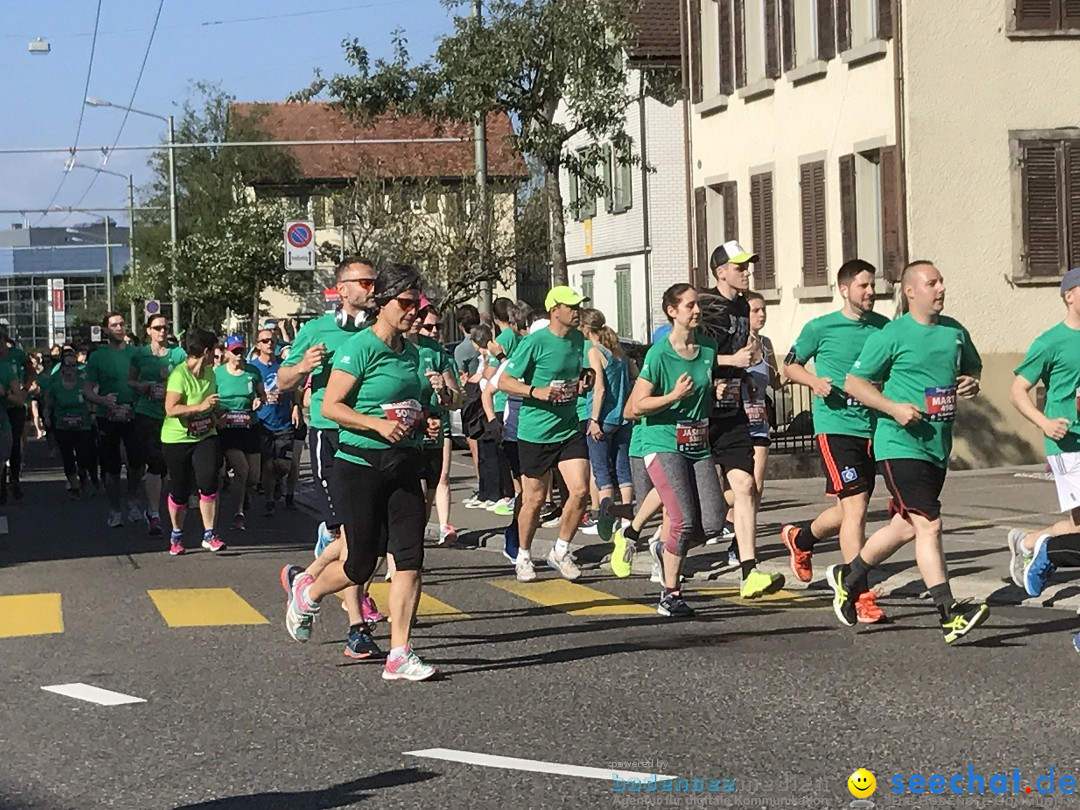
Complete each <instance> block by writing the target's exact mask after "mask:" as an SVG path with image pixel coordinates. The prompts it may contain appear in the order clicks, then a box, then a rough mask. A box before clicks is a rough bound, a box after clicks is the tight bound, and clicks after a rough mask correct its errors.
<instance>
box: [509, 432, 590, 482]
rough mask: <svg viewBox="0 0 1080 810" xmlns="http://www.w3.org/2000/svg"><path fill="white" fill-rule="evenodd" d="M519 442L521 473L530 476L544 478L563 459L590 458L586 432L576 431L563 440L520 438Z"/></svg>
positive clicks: (586, 459)
mask: <svg viewBox="0 0 1080 810" xmlns="http://www.w3.org/2000/svg"><path fill="white" fill-rule="evenodd" d="M517 444H518V462H519V463H520V465H521V474H522V475H524V476H527V477H529V478H543V477H544V476H545V475H547V474H548V473H549V472H551V471H552V470H553V469H555V468H556V467H558V466H559V463H560V462H563V461H571V460H576V459H584V460H585V461H588V460H589V445H588V444H587V443H586V442H585V434H584V433H575V434H574V435H573V436H571V437H570V438H569V439H565V440H564V441H561V442H547V443H544V444H538V443H535V442H526V441H522V440H521V439H518V443H517Z"/></svg>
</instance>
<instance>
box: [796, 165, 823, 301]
mask: <svg viewBox="0 0 1080 810" xmlns="http://www.w3.org/2000/svg"><path fill="white" fill-rule="evenodd" d="M799 178H800V179H799V193H800V199H801V203H802V239H803V284H804V285H805V286H807V287H820V286H822V285H825V284H828V270H827V267H826V264H827V256H826V241H825V163H824V162H823V161H816V162H814V163H804V164H803V165H802V166H800V167H799Z"/></svg>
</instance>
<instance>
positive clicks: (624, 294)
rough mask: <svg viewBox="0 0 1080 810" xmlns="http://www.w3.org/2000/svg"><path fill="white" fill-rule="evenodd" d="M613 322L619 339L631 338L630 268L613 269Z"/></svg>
mask: <svg viewBox="0 0 1080 810" xmlns="http://www.w3.org/2000/svg"><path fill="white" fill-rule="evenodd" d="M615 320H616V331H617V332H618V335H619V337H622V338H629V337H633V333H634V325H633V321H634V305H633V299H632V297H631V292H630V268H629V267H617V268H615Z"/></svg>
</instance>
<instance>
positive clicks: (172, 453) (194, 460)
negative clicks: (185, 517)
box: [161, 436, 221, 508]
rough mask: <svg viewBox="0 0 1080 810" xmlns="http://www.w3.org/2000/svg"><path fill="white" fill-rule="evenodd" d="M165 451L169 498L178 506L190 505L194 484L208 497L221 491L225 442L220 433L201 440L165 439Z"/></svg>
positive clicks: (162, 445)
mask: <svg viewBox="0 0 1080 810" xmlns="http://www.w3.org/2000/svg"><path fill="white" fill-rule="evenodd" d="M161 454H162V455H163V456H164V457H165V467H166V468H167V469H168V471H169V499H170V500H171V501H172V505H173V506H174V507H176V508H183V507H186V506H187V502H188V498H190V497H191V494H192V493H191V490H192V485H193V484H194V485H195V486H196V487H198V489H199V494H200V495H202V496H203V497H204V498H206V499H207V500H212V499H213V498H214V497H215V496H216V495H217V491H218V470H219V469H220V468H221V445H220V444H219V443H218V437H217V436H208V437H207V438H205V439H200V440H199V441H197V442H177V443H176V444H168V443H166V442H162V444H161Z"/></svg>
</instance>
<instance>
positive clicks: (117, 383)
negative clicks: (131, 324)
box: [83, 312, 143, 528]
mask: <svg viewBox="0 0 1080 810" xmlns="http://www.w3.org/2000/svg"><path fill="white" fill-rule="evenodd" d="M102 326H103V327H104V330H103V331H104V334H105V336H106V340H107V342H106V344H105V345H104V346H102V347H101V348H100V349H98V350H97V351H96V352H94V353H93V354H92V355H90V358H89V359H88V360H87V362H86V383H85V384H84V385H83V396H84V397H85V398H86V401H87V402H89V403H92V404H94V405H97V406H98V407H97V427H98V446H99V450H100V454H101V468H102V469H103V470H104V472H105V492H106V494H107V495H108V500H109V517H108V525H109V527H110V528H119V527H121V526H123V525H124V517H123V515H122V514H121V511H120V509H121V503H120V468H121V466H123V463H124V461H123V457H122V456H121V454H120V445H121V444H123V446H124V449H125V451H126V452H127V518H128V522H129V523H136V522H138V521H141V520H143V511H142V509H141V508H140V507H139V504H138V501H137V498H138V493H139V484H140V483H141V481H142V470H143V452H142V447H141V445H140V444H139V437H138V435H137V434H136V432H135V423H134V421H133V418H134V405H135V391H134V389H132V387H131V386H130V385H128V379H129V375H130V373H131V361H132V358H133V357H134V356H135V352H136V348H135V347H134V346H130V345H128V344H127V343H126V342H125V337H126V335H127V328H126V326H125V324H124V316H123V315H121V314H120V313H118V312H110V313H109V314H108V315H106V316H105V317H104V319H103V320H102Z"/></svg>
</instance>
